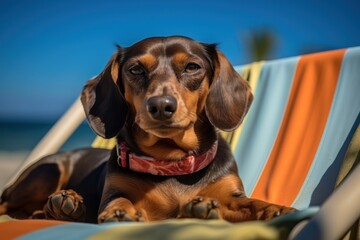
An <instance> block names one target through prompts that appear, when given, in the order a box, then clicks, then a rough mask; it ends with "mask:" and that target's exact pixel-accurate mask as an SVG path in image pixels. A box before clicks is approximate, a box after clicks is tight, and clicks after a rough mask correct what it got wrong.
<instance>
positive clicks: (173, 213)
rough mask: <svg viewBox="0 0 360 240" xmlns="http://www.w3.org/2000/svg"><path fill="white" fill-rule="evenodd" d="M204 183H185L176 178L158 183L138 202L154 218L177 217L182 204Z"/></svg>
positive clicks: (194, 194)
mask: <svg viewBox="0 0 360 240" xmlns="http://www.w3.org/2000/svg"><path fill="white" fill-rule="evenodd" d="M202 188H203V184H192V185H191V184H190V185H188V184H184V183H181V182H178V181H176V180H168V181H163V182H160V183H156V184H155V185H154V186H153V188H151V189H149V188H148V190H147V191H145V192H144V193H143V195H142V196H141V198H140V199H138V201H136V202H137V203H136V204H135V205H137V206H138V207H141V208H143V209H145V210H146V211H147V212H148V213H150V214H149V216H152V217H153V219H152V220H161V219H168V218H175V217H177V215H178V213H179V210H180V208H181V206H183V205H184V204H185V203H186V202H188V201H190V200H191V199H193V198H194V197H195V196H197V195H198V194H199V192H200V191H201V189H202Z"/></svg>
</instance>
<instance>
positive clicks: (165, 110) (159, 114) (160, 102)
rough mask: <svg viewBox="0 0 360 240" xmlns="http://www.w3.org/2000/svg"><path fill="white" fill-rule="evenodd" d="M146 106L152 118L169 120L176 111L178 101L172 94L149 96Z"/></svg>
mask: <svg viewBox="0 0 360 240" xmlns="http://www.w3.org/2000/svg"><path fill="white" fill-rule="evenodd" d="M146 107H147V111H148V112H149V113H150V115H151V117H152V118H154V119H156V120H167V119H170V118H171V117H172V116H173V114H174V113H175V112H176V109H177V101H176V99H175V98H174V97H172V96H156V97H151V98H149V100H148V101H147V105H146Z"/></svg>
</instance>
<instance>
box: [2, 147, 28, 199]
mask: <svg viewBox="0 0 360 240" xmlns="http://www.w3.org/2000/svg"><path fill="white" fill-rule="evenodd" d="M27 154H28V153H27V152H0V192H2V190H3V187H4V185H5V184H6V183H7V182H8V180H10V178H11V177H12V176H14V175H15V173H16V171H17V170H18V169H19V167H20V166H21V164H22V162H23V161H24V160H25V158H26V156H27Z"/></svg>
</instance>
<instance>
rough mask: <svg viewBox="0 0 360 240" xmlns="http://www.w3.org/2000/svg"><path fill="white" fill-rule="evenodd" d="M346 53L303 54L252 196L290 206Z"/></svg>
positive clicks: (317, 139)
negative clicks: (268, 154)
mask: <svg viewBox="0 0 360 240" xmlns="http://www.w3.org/2000/svg"><path fill="white" fill-rule="evenodd" d="M344 53H345V50H337V51H331V52H325V53H317V54H310V55H304V56H302V57H301V58H300V60H299V62H298V64H297V69H296V72H295V76H294V82H293V85H292V88H291V92H290V96H289V100H288V104H287V107H286V110H285V114H284V118H283V121H282V124H281V126H280V130H279V133H278V135H277V138H276V140H275V144H274V146H273V149H272V151H271V154H270V156H269V159H268V161H267V164H266V166H265V168H264V170H263V173H262V175H261V177H260V179H259V181H258V183H257V185H256V187H255V190H254V192H253V195H252V197H254V198H259V199H263V200H266V201H269V202H273V203H277V204H283V205H287V206H290V205H291V204H292V203H293V201H294V200H295V198H296V196H297V194H298V192H299V191H300V189H301V186H302V184H303V182H304V180H305V178H306V176H307V173H308V171H309V169H310V167H311V164H312V161H313V159H314V157H315V154H316V151H317V149H318V146H319V144H320V140H321V137H322V134H323V131H324V129H325V125H326V121H327V118H328V115H329V112H330V108H331V104H332V100H333V97H334V93H335V88H336V84H337V79H338V76H339V72H340V67H341V62H342V58H343V56H344Z"/></svg>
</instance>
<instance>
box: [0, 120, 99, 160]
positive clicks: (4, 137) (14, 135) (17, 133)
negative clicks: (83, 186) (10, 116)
mask: <svg viewBox="0 0 360 240" xmlns="http://www.w3.org/2000/svg"><path fill="white" fill-rule="evenodd" d="M54 123H55V122H26V121H24V122H20V121H16V122H15V121H0V151H1V152H9V153H11V152H30V151H31V150H32V149H33V148H34V147H35V146H36V145H37V143H39V141H40V140H41V139H42V137H43V136H44V135H45V134H46V133H47V132H48V131H49V130H50V129H51V127H52V126H53V125H54ZM94 139H95V134H94V133H93V131H92V130H91V129H90V127H89V126H88V124H87V123H86V122H84V123H83V124H81V125H80V126H79V128H78V129H77V130H76V131H75V132H74V133H73V135H72V136H71V137H70V138H69V139H68V141H67V142H66V143H65V144H64V146H63V147H62V148H61V149H60V150H72V149H77V148H83V147H89V146H90V145H91V143H92V141H93V140H94Z"/></svg>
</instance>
